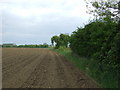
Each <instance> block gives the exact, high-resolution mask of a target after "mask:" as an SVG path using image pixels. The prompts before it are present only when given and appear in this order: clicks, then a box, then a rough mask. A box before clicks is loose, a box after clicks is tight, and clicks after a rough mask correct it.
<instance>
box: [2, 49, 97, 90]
mask: <svg viewBox="0 0 120 90" xmlns="http://www.w3.org/2000/svg"><path fill="white" fill-rule="evenodd" d="M2 87H3V88H96V87H98V85H97V84H96V82H95V81H94V80H92V79H90V78H89V77H87V76H86V75H85V74H84V73H82V72H81V71H80V70H79V69H78V68H76V67H75V66H74V65H73V64H72V63H71V62H69V61H68V60H67V59H66V58H65V57H64V56H62V55H60V54H58V53H56V52H54V51H51V50H49V49H44V48H2Z"/></svg>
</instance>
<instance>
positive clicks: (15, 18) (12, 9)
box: [0, 0, 92, 45]
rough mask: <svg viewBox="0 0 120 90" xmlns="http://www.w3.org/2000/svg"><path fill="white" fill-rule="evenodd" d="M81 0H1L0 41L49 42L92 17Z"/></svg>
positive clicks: (22, 42)
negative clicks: (53, 37) (55, 36)
mask: <svg viewBox="0 0 120 90" xmlns="http://www.w3.org/2000/svg"><path fill="white" fill-rule="evenodd" d="M86 11H87V8H86V3H85V1H84V0H0V30H1V31H0V37H2V38H0V43H14V44H18V45H20V44H43V43H48V44H51V41H50V40H51V37H52V36H54V35H59V34H60V33H64V34H71V33H72V32H73V31H75V30H76V29H77V27H83V26H84V25H85V24H86V23H88V21H89V20H90V19H91V18H92V16H91V15H89V14H87V13H86Z"/></svg>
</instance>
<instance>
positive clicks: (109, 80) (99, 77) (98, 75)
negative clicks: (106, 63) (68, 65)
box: [50, 47, 118, 88]
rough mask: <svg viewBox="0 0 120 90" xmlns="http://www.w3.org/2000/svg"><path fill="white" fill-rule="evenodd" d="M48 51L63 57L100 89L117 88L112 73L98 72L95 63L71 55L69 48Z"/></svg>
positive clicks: (116, 82) (116, 81)
mask: <svg viewBox="0 0 120 90" xmlns="http://www.w3.org/2000/svg"><path fill="white" fill-rule="evenodd" d="M50 49H51V50H53V51H55V52H58V53H60V54H61V55H64V56H65V57H66V58H67V59H68V60H69V61H71V62H72V63H73V64H75V66H76V67H78V68H79V69H80V70H81V71H83V72H84V73H86V75H88V76H89V77H91V78H93V79H94V80H96V81H97V82H98V83H99V86H100V88H118V80H117V79H118V78H117V75H116V77H114V76H115V75H114V72H101V71H99V69H98V68H97V67H98V65H97V62H96V61H93V60H92V59H89V58H85V57H79V56H78V55H75V54H73V53H72V51H71V49H70V48H64V47H60V48H59V49H53V48H50Z"/></svg>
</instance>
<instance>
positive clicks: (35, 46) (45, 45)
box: [17, 43, 49, 48]
mask: <svg viewBox="0 0 120 90" xmlns="http://www.w3.org/2000/svg"><path fill="white" fill-rule="evenodd" d="M48 46H49V45H48V44H46V43H44V44H40V45H19V46H17V47H22V48H23V47H24V48H48Z"/></svg>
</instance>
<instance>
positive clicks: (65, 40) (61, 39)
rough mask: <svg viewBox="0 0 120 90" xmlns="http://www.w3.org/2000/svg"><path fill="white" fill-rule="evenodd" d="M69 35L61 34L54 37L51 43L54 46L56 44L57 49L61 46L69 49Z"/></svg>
mask: <svg viewBox="0 0 120 90" xmlns="http://www.w3.org/2000/svg"><path fill="white" fill-rule="evenodd" d="M69 39H70V37H69V35H67V34H60V35H59V36H56V35H55V36H53V37H52V38H51V43H52V45H53V46H54V43H55V48H56V49H58V48H59V47H60V46H62V47H68V44H69Z"/></svg>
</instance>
